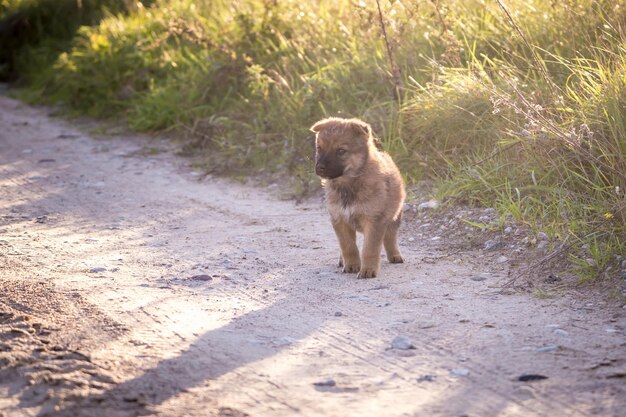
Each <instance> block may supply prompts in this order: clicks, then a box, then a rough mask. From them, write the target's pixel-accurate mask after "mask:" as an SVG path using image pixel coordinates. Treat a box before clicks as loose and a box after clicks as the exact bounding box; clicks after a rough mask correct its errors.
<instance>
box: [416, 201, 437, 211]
mask: <svg viewBox="0 0 626 417" xmlns="http://www.w3.org/2000/svg"><path fill="white" fill-rule="evenodd" d="M437 208H439V203H438V202H437V201H436V200H430V201H425V202H423V203H420V204H419V205H418V206H417V209H418V210H420V211H421V210H429V209H437Z"/></svg>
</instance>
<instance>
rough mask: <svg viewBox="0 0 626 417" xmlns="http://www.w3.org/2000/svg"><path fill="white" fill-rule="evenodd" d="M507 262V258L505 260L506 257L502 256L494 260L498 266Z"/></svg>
mask: <svg viewBox="0 0 626 417" xmlns="http://www.w3.org/2000/svg"><path fill="white" fill-rule="evenodd" d="M508 261H509V258H507V257H506V256H504V255H502V256H499V257H498V259H497V260H496V262H497V263H499V264H503V263H506V262H508Z"/></svg>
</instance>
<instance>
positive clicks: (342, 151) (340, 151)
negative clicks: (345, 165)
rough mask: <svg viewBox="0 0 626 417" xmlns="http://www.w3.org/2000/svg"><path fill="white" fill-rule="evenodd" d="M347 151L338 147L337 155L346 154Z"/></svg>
mask: <svg viewBox="0 0 626 417" xmlns="http://www.w3.org/2000/svg"><path fill="white" fill-rule="evenodd" d="M346 152H347V151H346V150H345V149H337V156H344V155H345V154H346Z"/></svg>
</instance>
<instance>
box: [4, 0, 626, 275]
mask: <svg viewBox="0 0 626 417" xmlns="http://www.w3.org/2000/svg"><path fill="white" fill-rule="evenodd" d="M78 3H81V2H78ZM78 3H77V2H75V1H74V0H72V1H69V0H68V1H60V2H51V1H46V0H30V1H27V0H22V1H17V0H4V1H3V2H2V3H0V4H1V6H0V28H2V27H6V22H7V21H9V20H10V19H15V17H14V16H16V15H19V16H25V15H28V16H31V17H29V19H30V20H31V21H36V22H40V23H38V24H37V25H34V26H35V27H36V28H37V29H36V30H35V31H34V35H33V36H32V37H29V36H30V35H29V36H27V35H24V36H23V37H22V38H20V41H19V42H16V43H14V44H11V47H10V48H8V49H7V50H6V51H7V52H3V53H5V54H6V55H7V56H11V57H12V58H11V60H9V61H7V62H10V63H11V65H12V66H11V68H12V70H14V71H17V72H18V73H19V76H20V78H19V81H20V82H21V83H22V85H25V86H27V87H26V88H25V89H23V90H22V96H23V97H24V98H25V99H27V100H29V101H33V102H43V103H60V104H62V105H64V106H66V109H67V111H69V112H77V113H81V114H88V115H92V116H97V117H103V118H120V117H122V118H123V119H124V120H126V122H127V123H128V125H129V126H130V127H131V128H132V129H136V130H139V131H160V130H170V131H172V132H175V134H176V135H177V136H179V137H180V138H181V139H182V140H183V141H184V143H185V147H184V150H185V152H186V153H188V154H190V155H193V156H194V157H196V160H197V161H198V162H197V163H198V164H200V165H201V166H202V167H203V168H204V169H205V170H207V171H210V172H218V173H230V174H232V175H237V176H240V175H262V176H266V175H270V174H271V175H273V174H281V175H282V174H287V175H288V176H289V177H291V178H293V188H294V192H297V193H302V194H304V193H307V192H310V191H311V190H314V189H315V188H316V187H317V185H316V184H317V179H316V178H315V177H314V175H313V173H312V169H311V165H312V163H311V159H312V155H313V138H312V135H311V133H310V132H309V131H308V128H309V126H311V125H312V124H313V123H314V122H315V121H317V120H318V119H319V118H322V117H326V116H330V115H333V116H346V117H353V116H355V117H361V118H363V119H365V120H367V121H368V122H370V123H371V124H372V125H373V127H374V131H375V132H377V133H378V135H379V136H380V139H381V141H382V146H383V148H384V149H385V150H387V151H388V152H390V153H391V154H392V155H393V157H394V158H395V160H396V161H397V162H398V164H399V166H400V168H401V170H402V172H403V174H404V175H405V177H406V178H407V180H408V182H409V183H413V182H416V181H419V180H421V179H424V178H431V179H434V180H435V181H436V183H437V189H438V197H439V198H441V199H448V200H450V201H464V202H467V203H470V204H480V205H487V206H493V207H495V208H497V209H498V210H499V211H500V212H501V213H502V215H503V216H504V215H506V214H511V215H512V216H513V217H514V218H515V219H516V220H517V221H519V222H522V223H525V224H528V225H531V226H532V227H533V228H536V229H541V230H546V231H547V232H548V233H549V234H550V235H552V236H553V237H555V238H557V239H566V238H567V239H570V240H569V241H570V242H574V247H572V250H571V251H570V256H571V259H572V263H573V265H574V267H575V268H577V271H578V272H579V274H580V276H581V277H583V278H584V279H585V280H591V279H596V278H598V277H610V276H613V275H616V273H615V271H617V268H616V262H617V257H618V256H620V255H623V254H624V246H625V243H624V242H625V239H626V238H625V236H626V198H625V197H624V192H625V191H626V49H625V47H624V45H626V28H625V27H624V22H625V21H626V7H624V6H623V5H621V4H620V2H614V1H608V0H578V1H575V0H568V1H562V2H546V1H522V0H509V1H507V2H506V8H505V9H504V8H502V7H500V2H498V1H493V2H491V1H490V2H484V1H480V0H468V1H461V0H448V1H443V0H442V1H431V2H416V4H413V3H412V2H397V1H396V2H389V1H380V6H381V11H382V16H383V19H382V21H381V19H380V15H379V13H378V7H377V2H376V1H366V2H354V1H349V0H336V1H327V0H323V1H322V0H318V1H311V2H287V1H280V2H276V1H271V0H235V1H225V0H196V1H191V0H169V1H166V0H156V1H154V2H143V5H142V4H141V3H137V2H124V1H95V0H93V1H87V0H83V1H82V3H81V4H82V5H83V6H82V8H80V9H76V4H78ZM85 5H88V7H87V6H85ZM130 5H132V7H131V6H130ZM63 7H66V8H67V7H69V9H63ZM68 10H69V11H73V13H69V12H68ZM77 10H78V12H76V11H77ZM26 11H28V12H26ZM77 13H78V14H77ZM32 16H35V17H36V18H35V17H32ZM65 20H69V21H70V22H69V23H68V22H65ZM381 23H383V24H384V27H385V30H386V33H387V37H386V38H384V37H383V36H382V31H381ZM59 28H67V29H68V30H66V31H63V30H60V29H59ZM1 36H2V30H1V29H0V38H1ZM389 52H390V53H389ZM0 58H1V57H0ZM5 67H6V65H5ZM589 259H593V260H594V261H593V262H589ZM611 271H613V272H611Z"/></svg>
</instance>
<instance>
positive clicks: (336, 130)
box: [311, 117, 374, 180]
mask: <svg viewBox="0 0 626 417" xmlns="http://www.w3.org/2000/svg"><path fill="white" fill-rule="evenodd" d="M311 130H312V131H313V132H315V133H316V136H315V145H316V146H315V148H316V152H315V173H316V174H317V175H319V176H320V177H322V178H324V179H330V180H332V179H334V178H338V177H341V176H344V175H345V176H348V177H357V176H359V174H360V170H361V168H363V166H364V165H365V163H366V162H367V158H368V156H369V152H370V148H372V147H374V142H373V138H372V128H371V127H370V125H368V124H367V123H365V122H363V121H361V120H359V119H341V118H338V117H330V118H328V119H324V120H320V121H319V122H317V123H315V124H314V125H313V126H312V127H311Z"/></svg>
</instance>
